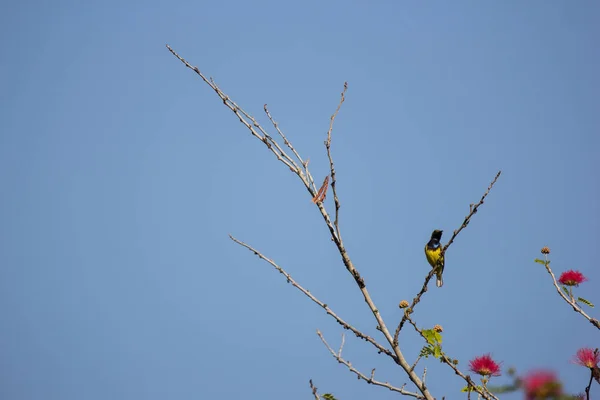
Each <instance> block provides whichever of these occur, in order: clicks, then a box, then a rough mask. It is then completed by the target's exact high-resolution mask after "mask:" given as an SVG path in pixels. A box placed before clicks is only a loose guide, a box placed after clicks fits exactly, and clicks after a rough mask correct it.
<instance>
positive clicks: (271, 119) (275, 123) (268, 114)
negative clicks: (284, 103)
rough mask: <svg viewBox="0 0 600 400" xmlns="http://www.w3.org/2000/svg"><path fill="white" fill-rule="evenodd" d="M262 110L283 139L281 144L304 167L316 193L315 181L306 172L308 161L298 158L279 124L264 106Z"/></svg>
mask: <svg viewBox="0 0 600 400" xmlns="http://www.w3.org/2000/svg"><path fill="white" fill-rule="evenodd" d="M264 110H265V114H267V117H269V120H270V121H271V123H272V124H273V127H274V128H275V130H277V133H279V136H281V138H282V139H283V143H285V145H286V146H287V147H289V148H290V150H291V151H292V153H294V155H295V156H296V158H297V159H298V161H300V164H302V166H303V167H304V172H305V173H306V176H307V177H308V179H309V181H310V183H311V185H312V188H313V190H314V191H315V192H316V191H317V187H316V185H315V181H314V179H313V177H312V175H311V173H310V171H309V170H308V160H306V161H304V160H303V159H302V157H300V154H298V152H297V151H296V149H295V148H294V146H293V145H292V142H290V141H289V140H287V138H286V137H285V135H284V134H283V132H282V131H281V129H279V124H278V123H277V122H275V120H274V119H273V117H272V116H271V113H270V112H269V109H268V108H267V105H266V104H265V106H264Z"/></svg>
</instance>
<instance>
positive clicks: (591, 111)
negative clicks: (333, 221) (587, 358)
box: [0, 0, 600, 400]
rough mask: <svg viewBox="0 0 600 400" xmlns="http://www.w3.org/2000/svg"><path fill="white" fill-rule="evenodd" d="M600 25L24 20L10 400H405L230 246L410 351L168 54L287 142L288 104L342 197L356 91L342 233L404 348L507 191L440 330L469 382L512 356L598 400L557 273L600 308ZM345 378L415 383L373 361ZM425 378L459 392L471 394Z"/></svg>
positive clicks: (6, 361) (504, 4)
mask: <svg viewBox="0 0 600 400" xmlns="http://www.w3.org/2000/svg"><path fill="white" fill-rule="evenodd" d="M599 18H600V5H599V4H598V3H597V2H594V1H583V0H582V1H578V2H567V1H545V2H542V1H532V2H521V1H496V2H477V1H460V2H398V1H380V2H363V3H358V2H341V1H327V2H316V1H308V2H306V1H305V2H285V1H253V2H249V1H248V2H247V1H229V2H225V1H223V2H217V1H214V2H206V1H204V2H203V1H190V2H166V1H164V2H161V1H154V0H153V1H149V2H148V1H144V2H142V1H130V2H116V1H103V2H36V1H23V2H12V3H6V4H4V5H2V12H0V33H1V34H0V42H1V46H2V55H0V71H1V75H0V102H1V104H0V106H1V108H0V184H1V187H2V189H1V197H0V204H1V207H0V313H1V315H2V324H1V325H2V326H1V328H0V397H1V398H2V399H11V400H13V399H15V400H21V399H45V400H52V399H61V400H70V399H73V400H75V399H77V400H80V399H102V400H104V399H208V398H217V397H218V398H221V399H240V398H262V399H281V398H286V399H292V400H295V399H298V400H300V399H309V398H311V394H310V392H309V388H308V380H309V378H312V379H314V381H315V383H316V384H317V386H318V387H319V390H320V391H321V392H322V393H324V392H333V393H334V394H336V395H337V396H338V397H339V398H340V399H342V400H349V399H364V398H379V399H391V398H396V397H397V396H395V395H394V394H393V393H391V392H389V391H387V390H385V389H381V388H376V387H371V386H369V385H367V384H366V383H364V382H359V381H357V379H356V378H355V377H354V376H353V375H351V374H350V373H349V372H348V371H347V370H346V369H345V368H344V367H343V366H341V365H339V364H337V363H336V362H335V360H334V359H333V358H331V357H330V355H329V354H328V352H327V350H326V349H325V347H324V346H323V345H322V344H321V342H320V341H319V339H318V337H317V336H316V334H315V330H316V329H317V328H318V329H321V330H322V331H323V332H324V334H325V336H326V338H327V339H328V340H329V341H330V343H331V344H332V345H335V346H337V345H338V344H339V341H340V334H341V329H340V327H339V326H338V325H337V324H336V323H335V322H334V321H333V320H332V319H331V318H328V317H327V315H325V313H324V312H323V310H321V309H319V308H318V307H317V306H315V305H314V304H313V303H311V302H310V301H309V300H308V299H307V298H306V297H304V296H303V295H302V294H300V293H299V292H297V291H295V290H294V289H293V288H292V287H291V286H290V285H287V284H286V282H285V280H284V279H283V278H282V276H281V275H280V274H278V273H276V272H274V270H273V269H272V268H271V267H270V266H269V265H268V264H266V263H264V262H261V261H260V260H259V259H258V258H256V257H254V256H253V255H252V254H251V253H249V252H248V251H246V250H245V249H243V248H241V247H239V246H237V245H235V244H234V243H233V242H231V241H230V240H229V239H228V237H227V234H229V233H231V234H233V235H235V236H237V237H238V238H239V239H241V240H244V241H247V242H249V243H251V244H253V245H254V246H256V247H257V248H259V249H260V250H262V251H263V252H264V253H265V254H266V255H268V256H270V257H272V258H274V259H275V260H276V261H277V262H279V263H280V264H281V265H282V266H284V267H285V268H286V269H287V270H288V271H289V272H290V273H291V274H292V276H293V277H294V278H296V279H297V280H298V281H299V282H300V283H301V284H303V285H304V286H306V287H307V288H308V289H310V290H311V292H313V293H314V294H315V295H317V296H318V297H319V298H320V299H322V300H323V301H325V302H326V303H327V304H329V305H330V306H331V307H332V308H333V309H334V310H335V311H336V312H338V313H339V314H340V315H341V316H342V317H343V318H345V319H347V320H349V321H351V322H352V323H354V324H355V325H356V326H357V327H358V328H359V329H362V330H364V331H365V332H367V333H369V334H371V335H373V336H375V337H377V338H378V339H379V340H383V338H382V337H381V335H380V334H379V333H378V332H377V331H376V330H375V325H376V324H375V321H374V319H373V317H372V315H370V313H369V311H368V309H367V307H366V305H365V304H364V302H363V300H362V299H361V297H360V294H359V292H358V290H357V288H356V286H355V284H354V282H353V281H352V279H351V277H350V276H349V275H348V273H347V272H346V270H345V269H344V267H343V266H342V264H341V263H340V260H339V255H338V254H337V253H336V251H335V249H334V247H333V244H332V243H331V242H330V241H329V236H328V233H327V230H326V229H325V226H324V224H323V221H322V219H321V217H320V215H319V214H318V212H317V210H316V209H315V207H314V206H313V205H312V203H311V202H310V198H309V196H308V194H307V193H306V191H305V189H304V188H303V187H302V186H301V185H300V183H299V181H297V180H296V179H294V175H293V174H291V173H290V172H289V171H288V170H286V169H285V168H284V167H283V166H282V165H281V164H279V163H278V162H277V161H276V160H275V159H274V158H273V157H272V156H271V155H270V153H269V152H268V151H267V150H266V148H265V147H264V146H263V145H262V144H261V143H259V142H258V141H257V140H255V139H254V138H252V137H251V136H250V135H249V133H248V131H247V130H245V128H243V126H242V125H240V124H239V122H237V121H236V118H235V116H234V115H233V114H232V113H231V112H230V111H229V110H227V109H226V108H225V107H224V106H223V105H222V104H221V102H220V101H219V99H218V98H217V97H216V95H215V94H214V93H213V92H211V90H210V89H209V88H208V87H207V86H206V85H204V84H203V83H202V82H201V81H200V80H199V78H198V77H197V76H196V75H195V74H194V73H193V72H192V71H190V70H188V69H186V68H185V67H184V66H183V64H181V63H180V62H179V61H178V60H177V59H175V58H174V57H173V56H172V55H171V54H170V53H169V52H168V51H167V49H166V48H165V44H166V43H168V44H170V45H171V46H173V48H174V49H175V50H176V51H178V52H179V53H180V54H181V55H182V56H183V57H185V58H187V59H189V60H190V62H191V63H192V64H194V65H197V66H199V68H200V69H201V70H202V71H204V72H205V73H206V74H207V75H208V76H212V77H214V78H215V79H216V80H217V82H218V83H219V84H220V85H221V87H222V88H223V90H225V91H226V92H227V93H228V94H229V95H230V96H232V97H233V98H234V99H235V100H236V101H237V102H238V103H239V104H241V105H242V106H243V107H245V108H246V109H247V110H248V111H250V112H252V113H254V114H255V115H256V116H257V117H258V118H259V120H260V121H261V122H263V123H265V125H267V123H268V120H266V118H265V117H264V115H263V113H262V106H263V104H264V103H268V104H269V106H270V109H271V112H272V114H273V115H274V116H275V118H276V119H277V120H278V121H279V122H280V124H281V127H282V128H283V129H284V130H285V132H286V133H287V135H288V137H289V138H290V139H291V140H293V142H294V143H295V145H296V147H297V149H298V150H299V151H300V152H301V153H302V155H303V156H304V157H306V158H310V160H311V163H310V167H311V168H312V172H313V174H314V175H315V177H316V179H317V180H318V181H321V180H322V179H323V177H324V176H325V175H327V173H328V164H327V162H326V157H325V150H324V147H323V140H324V139H325V133H326V131H327V127H328V122H329V120H328V119H329V116H330V115H331V113H332V112H333V111H334V109H335V107H336V105H337V102H338V99H339V93H340V92H341V90H342V85H343V82H344V81H348V82H349V90H348V94H347V101H346V103H345V105H344V107H343V109H342V111H341V112H340V114H339V116H338V119H337V121H336V127H335V131H334V138H333V154H334V157H335V159H336V161H337V170H338V178H339V180H338V182H339V195H340V197H341V201H342V210H341V227H342V229H343V236H344V239H345V241H346V245H347V247H348V250H349V254H350V256H351V257H352V258H353V260H354V262H355V263H356V266H357V268H358V269H359V271H361V273H362V274H363V275H364V277H365V279H366V282H367V285H368V288H369V289H370V291H371V293H372V295H373V299H374V301H375V302H376V304H377V305H378V307H379V309H380V310H381V313H382V315H383V316H384V318H385V319H386V321H387V322H388V325H389V326H391V327H394V326H395V324H396V323H397V321H398V320H399V318H400V315H401V313H400V310H399V309H398V307H397V305H398V302H399V301H400V300H402V299H410V298H412V296H414V294H415V293H416V292H417V290H418V289H419V288H420V286H421V284H422V281H423V277H424V276H425V274H426V273H427V271H428V265H427V264H426V261H425V259H424V256H423V245H424V243H425V242H426V241H427V239H428V238H429V234H430V233H431V231H432V230H433V229H434V228H440V229H444V230H445V231H446V233H447V234H448V233H450V232H451V231H452V230H453V229H456V228H457V227H458V226H459V225H460V223H461V221H462V220H463V218H464V216H465V215H466V213H467V212H468V207H469V204H470V203H473V202H476V201H477V200H478V199H479V198H480V196H481V195H482V193H483V192H484V191H485V188H486V187H487V186H488V184H489V183H490V181H491V179H492V178H493V176H494V175H495V173H496V172H497V171H498V170H499V169H502V171H503V175H502V177H501V179H500V180H499V182H498V184H497V186H496V187H495V188H494V190H493V191H492V193H491V194H490V196H489V197H488V200H487V201H486V203H485V204H484V205H483V207H482V208H481V209H480V212H479V213H478V214H477V215H476V216H475V218H474V219H473V221H472V223H471V225H470V226H469V227H468V229H466V230H465V231H463V233H462V234H461V235H460V236H459V238H458V239H457V241H456V242H455V244H454V245H453V246H452V247H451V248H450V250H449V252H448V254H447V265H446V274H445V286H444V287H443V289H439V290H438V289H435V288H433V287H432V288H431V290H430V291H429V292H428V293H427V295H426V297H425V298H424V300H423V301H422V303H421V304H420V306H419V308H418V309H417V312H416V314H415V318H416V321H417V322H418V324H419V325H420V326H423V327H430V326H432V325H433V324H436V323H438V324H441V325H443V327H444V329H445V331H444V349H445V350H446V352H447V353H448V354H449V355H450V356H452V357H455V358H458V359H459V360H460V361H461V363H460V366H461V367H462V368H463V369H466V366H467V362H468V360H469V359H470V358H472V357H473V356H476V355H479V354H482V353H485V352H491V353H492V354H493V356H494V357H495V358H496V359H498V360H501V361H503V367H504V368H505V369H506V368H507V367H509V366H514V367H516V368H517V370H518V371H520V372H525V371H528V370H530V369H532V368H536V367H547V368H551V369H553V370H555V371H557V373H558V374H559V375H560V377H561V378H562V379H563V381H564V382H565V385H566V388H567V390H568V391H570V392H578V391H581V390H583V388H584V386H585V384H586V383H587V377H588V375H587V372H586V371H585V370H583V369H582V368H581V367H578V366H575V365H573V364H571V363H570V362H569V360H570V359H571V357H572V355H573V354H574V353H575V351H576V350H577V349H578V348H579V347H582V346H594V347H595V346H600V341H599V331H598V330H595V329H594V328H593V327H592V326H591V325H590V324H589V323H587V322H586V321H585V320H584V319H583V318H581V317H580V316H578V315H577V314H575V313H574V312H573V311H572V310H570V309H569V307H568V306H567V305H566V304H565V303H564V302H563V301H562V300H561V299H560V298H559V297H558V296H557V294H556V292H555V291H554V288H553V287H552V285H551V283H550V280H549V276H548V275H547V274H546V273H545V271H544V270H543V267H542V266H540V265H538V264H534V263H533V259H534V258H535V257H538V256H540V254H539V249H540V248H541V247H542V246H544V245H548V246H550V247H551V249H552V254H551V258H552V260H553V263H552V265H553V266H554V268H555V270H556V271H557V272H560V271H562V270H565V269H570V268H575V269H580V270H581V271H583V272H584V273H585V274H586V275H587V276H588V278H589V282H587V283H585V284H584V285H582V286H581V287H580V288H579V290H578V293H579V294H580V295H581V296H583V297H586V298H589V299H590V300H591V301H595V302H596V303H600V295H599V294H598V289H597V288H598V281H599V280H600V273H599V272H598V266H597V258H598V255H597V252H598V245H597V243H598V231H599V229H600V223H599V221H600V218H599V217H600V206H599V204H600V203H599V202H598V195H599V190H600V180H599V179H598V177H597V176H596V175H597V174H596V170H597V163H598V160H599V158H598V152H599V148H600V135H599V133H598V129H599V127H600V116H599V115H600V113H599V111H600V109H599V105H600V103H599V99H598V92H599V89H600V76H599V75H598V71H600V55H599V53H598V38H599V37H600V28H599V27H598V20H599ZM331 200H332V199H331V196H329V197H328V199H327V201H326V205H327V207H328V208H329V209H330V210H332V203H331ZM445 238H446V239H447V238H448V236H445ZM590 312H591V314H592V315H594V316H596V317H598V312H597V311H596V310H591V311H590ZM400 343H401V345H402V348H403V349H405V353H406V355H407V357H408V358H409V359H410V360H413V359H414V357H415V356H416V354H418V351H419V348H420V347H421V346H422V341H421V339H420V338H418V337H417V336H416V335H415V334H414V333H413V332H411V331H410V330H409V329H407V330H406V331H405V332H403V334H402V336H401V340H400ZM344 354H345V355H346V356H347V358H348V359H349V360H350V361H351V362H352V363H353V364H354V365H355V366H356V367H357V368H359V369H361V370H363V371H365V372H367V373H368V372H369V371H370V370H371V369H372V368H377V372H376V378H379V379H381V380H389V381H390V382H392V383H394V384H396V385H401V384H402V383H404V382H406V379H405V377H404V375H403V373H401V372H400V371H398V370H397V369H395V368H394V366H393V365H392V364H391V362H390V361H389V360H387V359H386V358H385V357H384V356H381V355H377V354H374V353H373V351H372V348H371V347H370V346H369V345H367V344H365V343H363V342H361V341H358V340H357V339H355V338H352V337H349V338H347V340H346V347H345V353H344ZM424 365H428V366H429V370H428V382H429V386H430V388H431V390H432V392H433V393H434V395H435V396H437V397H438V398H441V396H443V395H445V396H446V398H449V399H457V398H462V395H461V394H459V393H458V390H459V389H460V388H461V387H462V382H461V381H460V380H459V379H458V378H457V377H455V375H454V374H453V373H451V371H450V370H449V369H448V368H447V367H444V366H441V365H440V364H439V363H438V362H437V361H429V362H427V363H426V364H423V365H421V366H424ZM419 368H420V367H419ZM494 380H495V381H496V383H498V384H499V383H504V382H508V378H506V376H504V377H500V378H497V379H494ZM593 391H594V392H596V395H597V394H598V393H600V388H599V387H598V386H595V387H594V388H593ZM594 396H595V395H594ZM521 397H522V396H521V395H520V394H519V395H511V396H505V397H504V398H507V399H518V398H521Z"/></svg>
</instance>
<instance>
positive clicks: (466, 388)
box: [460, 385, 483, 393]
mask: <svg viewBox="0 0 600 400" xmlns="http://www.w3.org/2000/svg"><path fill="white" fill-rule="evenodd" d="M477 389H479V390H483V388H482V387H481V386H479V385H477ZM474 390H475V388H473V386H471V385H468V386H465V387H464V388H462V389H461V390H460V391H461V392H463V393H464V392H472V391H474Z"/></svg>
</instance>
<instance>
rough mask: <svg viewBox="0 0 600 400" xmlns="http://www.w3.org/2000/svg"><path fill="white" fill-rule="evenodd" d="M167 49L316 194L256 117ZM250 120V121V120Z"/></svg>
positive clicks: (307, 179) (211, 80)
mask: <svg viewBox="0 0 600 400" xmlns="http://www.w3.org/2000/svg"><path fill="white" fill-rule="evenodd" d="M167 49H169V51H170V52H171V54H173V55H174V56H175V57H177V59H179V61H181V62H182V63H183V64H184V65H185V66H186V67H188V68H189V69H191V70H192V71H194V72H195V73H196V74H197V75H198V76H200V78H202V80H203V81H204V82H205V83H206V84H207V85H208V86H210V88H211V89H212V90H214V91H215V93H217V95H218V96H219V97H220V98H221V100H222V101H223V104H224V105H225V106H226V107H227V108H229V109H230V110H231V111H232V112H233V113H234V114H235V115H236V116H237V117H238V119H239V121H240V122H241V123H242V124H243V125H244V126H245V127H246V128H248V130H250V133H251V134H252V136H254V137H256V138H257V139H258V140H260V141H261V142H263V143H264V144H265V146H267V148H268V149H269V150H270V151H271V152H272V153H273V154H274V155H275V157H276V158H277V159H278V160H279V161H281V162H282V163H283V164H285V165H286V166H287V167H288V168H289V169H290V170H291V171H292V172H294V173H295V174H296V175H298V177H299V178H300V179H301V180H302V182H303V183H304V186H305V187H306V188H307V189H308V191H309V193H310V194H311V197H312V196H314V195H315V193H314V190H313V188H312V187H311V182H310V178H308V177H307V176H306V175H305V174H304V172H303V171H302V169H300V167H299V166H298V165H297V164H296V163H295V161H294V160H293V159H292V158H291V157H290V156H289V155H288V154H287V153H286V152H284V151H283V149H282V148H281V146H279V144H277V142H276V141H275V140H274V139H273V138H272V137H271V136H270V135H269V134H268V133H267V132H266V131H265V130H264V129H263V128H262V126H261V125H260V124H259V123H258V122H257V121H256V119H255V118H254V117H252V116H251V115H250V114H248V113H247V112H246V111H244V110H243V109H242V108H241V107H240V106H238V105H237V104H236V103H235V102H234V101H233V100H231V99H230V98H229V96H227V95H226V94H225V93H224V92H223V91H222V90H221V89H220V88H219V87H218V86H217V84H216V83H215V81H214V80H213V79H207V78H206V77H205V76H204V74H202V72H200V70H199V69H198V67H194V66H192V65H191V64H190V63H189V62H187V61H186V60H185V59H184V58H183V57H181V56H180V55H179V54H177V53H176V52H175V50H173V49H172V48H171V46H169V45H167ZM249 121H250V122H249Z"/></svg>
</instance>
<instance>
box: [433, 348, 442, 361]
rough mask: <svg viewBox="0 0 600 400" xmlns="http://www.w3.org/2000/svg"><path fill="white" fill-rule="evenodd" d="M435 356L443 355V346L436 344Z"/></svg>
mask: <svg viewBox="0 0 600 400" xmlns="http://www.w3.org/2000/svg"><path fill="white" fill-rule="evenodd" d="M433 356H434V357H435V358H440V357H441V356H442V348H441V347H440V346H439V345H436V346H435V347H434V348H433Z"/></svg>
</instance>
